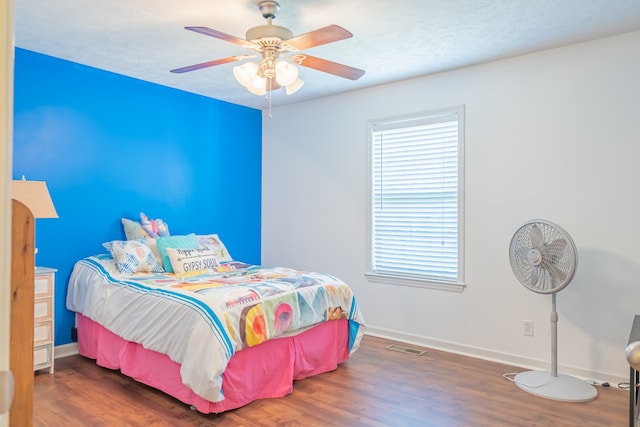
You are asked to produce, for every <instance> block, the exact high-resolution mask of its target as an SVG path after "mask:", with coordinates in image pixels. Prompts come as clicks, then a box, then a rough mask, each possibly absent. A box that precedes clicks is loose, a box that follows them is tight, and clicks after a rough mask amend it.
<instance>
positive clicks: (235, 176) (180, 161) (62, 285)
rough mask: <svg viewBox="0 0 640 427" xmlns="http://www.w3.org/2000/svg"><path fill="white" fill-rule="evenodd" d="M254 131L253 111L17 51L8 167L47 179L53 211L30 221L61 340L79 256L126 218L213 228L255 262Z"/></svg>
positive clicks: (69, 320) (185, 228) (258, 140)
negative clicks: (51, 273)
mask: <svg viewBox="0 0 640 427" xmlns="http://www.w3.org/2000/svg"><path fill="white" fill-rule="evenodd" d="M167 72H169V71H168V70H167ZM211 84H215V82H212V83H211ZM239 90H240V89H239ZM261 132H262V115H261V112H260V111H259V110H254V109H251V108H246V107H242V106H238V105H234V104H229V103H226V102H223V101H219V100H215V99H211V98H207V97H204V96H199V95H195V94H192V93H188V92H184V91H180V90H176V89H172V88H168V87H164V86H160V85H155V84H152V83H148V82H144V81H141V80H137V79H133V78H130V77H125V76H122V75H119V74H114V73H110V72H106V71H103V70H98V69H95V68H91V67H87V66H83V65H79V64H76V63H72V62H68V61H64V60H60V59H57V58H53V57H50V56H46V55H42V54H38V53H35V52H31V51H28V50H24V49H19V48H17V49H16V50H15V85H14V130H13V135H14V144H13V178H14V179H20V178H21V177H22V176H23V175H24V176H26V178H27V179H29V180H38V181H46V182H47V185H48V187H49V191H50V193H51V197H52V199H53V202H54V204H55V206H56V209H57V211H58V215H59V218H58V219H38V220H36V230H35V232H36V247H37V248H38V250H39V252H38V254H37V255H36V264H37V265H40V266H46V267H51V268H57V269H58V273H57V276H56V292H55V316H56V319H55V344H56V345H61V344H67V343H70V342H71V341H72V339H71V333H70V331H71V327H72V326H73V324H74V316H73V313H71V312H70V311H68V310H67V309H66V304H65V303H66V293H67V282H68V280H69V276H70V274H71V271H72V269H73V266H74V263H75V262H76V261H77V260H79V259H81V258H83V257H86V256H89V255H94V254H97V253H105V252H106V251H105V250H104V248H103V247H102V243H103V242H106V241H110V240H121V239H124V238H125V237H124V232H123V230H122V225H121V222H120V220H121V218H123V217H125V218H129V219H135V220H137V219H139V215H140V212H144V213H145V214H146V215H147V216H148V217H149V218H150V219H155V218H162V219H163V220H164V221H165V222H166V223H167V224H168V225H169V229H170V232H171V234H172V235H175V234H188V233H191V232H194V233H197V234H209V233H218V235H219V236H220V238H221V239H222V240H223V242H224V243H225V245H226V246H227V249H228V250H229V252H230V253H231V255H232V256H233V257H234V258H235V259H238V260H242V261H246V262H249V263H254V264H259V263H260V235H261V232H260V226H261V217H260V213H261V186H262V184H261V176H262V169H261V168H262V148H261V144H262V134H261Z"/></svg>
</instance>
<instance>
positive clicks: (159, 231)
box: [140, 212, 169, 237]
mask: <svg viewBox="0 0 640 427" xmlns="http://www.w3.org/2000/svg"><path fill="white" fill-rule="evenodd" d="M140 225H141V226H142V229H143V230H144V231H145V232H146V233H147V234H148V235H149V236H151V237H160V236H169V226H168V225H167V224H166V223H165V222H164V221H163V220H161V219H160V218H158V219H149V218H147V216H146V215H145V214H144V212H140Z"/></svg>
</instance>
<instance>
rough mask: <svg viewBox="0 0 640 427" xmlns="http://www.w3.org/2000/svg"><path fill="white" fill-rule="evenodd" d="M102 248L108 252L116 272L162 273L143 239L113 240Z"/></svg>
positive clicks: (160, 267) (160, 266)
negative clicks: (116, 268)
mask: <svg viewBox="0 0 640 427" xmlns="http://www.w3.org/2000/svg"><path fill="white" fill-rule="evenodd" d="M102 246H104V248H105V249H106V250H108V251H109V253H110V254H111V256H112V257H113V259H114V261H115V262H116V266H117V267H118V270H119V271H120V272H121V273H123V274H133V273H139V272H151V273H162V272H163V271H164V270H163V269H162V265H160V263H159V262H158V260H157V259H156V257H155V255H153V252H151V248H150V247H149V246H148V245H147V244H146V243H145V241H144V239H141V240H124V241H123V240H113V241H111V242H106V243H103V244H102Z"/></svg>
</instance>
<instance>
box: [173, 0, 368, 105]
mask: <svg viewBox="0 0 640 427" xmlns="http://www.w3.org/2000/svg"><path fill="white" fill-rule="evenodd" d="M258 9H259V10H260V12H261V13H262V16H263V17H264V18H265V19H266V20H267V24H266V25H259V26H257V27H252V28H250V29H249V30H248V31H247V33H246V38H245V39H241V38H239V37H236V36H232V35H230V34H226V33H223V32H221V31H218V30H213V29H211V28H207V27H185V29H187V30H189V31H195V32H196V33H200V34H204V35H206V36H211V37H215V38H217V39H220V40H224V41H228V42H231V43H234V44H237V45H240V46H242V47H246V48H248V49H249V50H251V51H253V52H254V53H255V54H259V55H260V56H261V58H262V59H261V60H260V62H246V63H244V64H242V65H238V66H236V67H234V69H233V75H234V77H235V78H236V80H238V82H239V83H240V84H241V85H243V86H244V87H246V88H247V89H248V90H249V91H250V92H251V93H253V94H255V95H264V94H265V93H266V92H267V91H272V90H276V89H279V88H281V87H283V86H284V87H285V89H286V92H287V95H291V94H293V93H294V92H296V91H297V90H298V89H300V88H301V87H302V85H303V84H304V82H303V81H302V80H301V79H300V78H299V77H298V69H297V68H296V67H295V65H301V66H303V67H307V68H313V69H315V70H318V71H323V72H325V73H329V74H333V75H336V76H339V77H344V78H346V79H350V80H357V79H359V78H360V77H362V75H363V74H364V70H360V69H358V68H354V67H350V66H348V65H343V64H339V63H337V62H332V61H328V60H326V59H321V58H317V57H315V56H311V55H307V54H306V53H298V52H299V51H301V50H304V49H309V48H312V47H316V46H320V45H323V44H327V43H333V42H336V41H339V40H344V39H348V38H350V37H353V34H351V33H350V32H349V31H347V30H345V29H344V28H342V27H340V26H338V25H329V26H326V27H323V28H319V29H317V30H314V31H311V32H308V33H305V34H301V35H299V36H295V37H294V36H293V33H292V32H291V31H290V30H289V29H288V28H285V27H280V26H277V25H272V23H271V21H272V20H273V19H274V18H275V17H276V13H277V12H278V11H279V10H280V5H279V4H278V2H276V1H261V2H260V3H258ZM255 56H256V55H236V56H230V57H227V58H221V59H216V60H213V61H207V62H203V63H200V64H195V65H189V66H187V67H182V68H176V69H173V70H171V72H172V73H186V72H189V71H194V70H200V69H202V68H207V67H213V66H215V65H221V64H227V63H230V62H236V61H242V60H244V59H247V58H253V57H255Z"/></svg>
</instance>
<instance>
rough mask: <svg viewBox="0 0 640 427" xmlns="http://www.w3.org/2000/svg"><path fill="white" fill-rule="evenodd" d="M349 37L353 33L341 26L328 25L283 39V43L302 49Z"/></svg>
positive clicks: (295, 48)
mask: <svg viewBox="0 0 640 427" xmlns="http://www.w3.org/2000/svg"><path fill="white" fill-rule="evenodd" d="M350 37H353V34H351V33H350V32H349V31H347V30H345V29H344V28H342V27H341V26H339V25H329V26H326V27H322V28H319V29H317V30H315V31H310V32H308V33H304V34H301V35H299V36H296V37H294V38H291V39H289V40H285V41H284V43H283V44H284V45H287V47H289V46H290V47H291V48H293V50H304V49H309V48H310V47H315V46H320V45H323V44H327V43H333V42H337V41H338V40H344V39H348V38H350Z"/></svg>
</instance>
